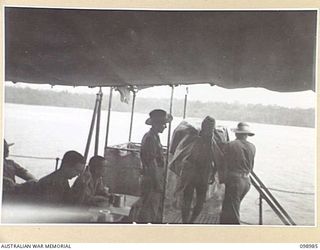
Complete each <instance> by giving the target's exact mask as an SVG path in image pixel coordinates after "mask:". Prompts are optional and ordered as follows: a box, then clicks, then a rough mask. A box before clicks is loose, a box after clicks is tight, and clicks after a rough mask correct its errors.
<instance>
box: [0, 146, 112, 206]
mask: <svg viewBox="0 0 320 250" xmlns="http://www.w3.org/2000/svg"><path fill="white" fill-rule="evenodd" d="M10 146H12V144H8V143H7V142H6V140H4V161H3V191H4V197H5V198H6V195H7V194H9V195H11V196H12V195H15V194H27V195H28V197H29V198H30V202H34V201H36V202H39V203H44V204H47V203H50V204H53V205H57V206H60V205H64V206H69V205H75V204H76V205H84V206H92V205H98V204H99V203H100V202H109V200H110V198H111V196H110V194H109V193H108V191H107V190H106V189H105V186H104V184H103V181H102V178H103V175H104V173H105V172H106V160H105V159H104V158H103V157H102V156H93V157H92V158H91V159H90V161H89V164H88V166H87V167H86V168H85V159H84V157H83V156H82V155H81V154H80V153H78V152H76V151H68V152H66V153H65V154H64V156H63V158H62V161H61V165H60V168H59V169H57V170H56V171H54V172H52V173H51V174H49V175H47V176H44V177H43V178H41V179H39V180H37V179H36V178H35V177H34V176H33V175H32V174H30V173H29V172H28V171H27V170H26V169H24V168H23V167H21V166H20V165H19V164H18V163H16V162H15V161H13V160H9V159H7V158H8V156H9V147H10ZM16 176H18V177H20V178H21V179H24V180H25V181H26V182H24V183H19V184H18V183H16V180H15V177H16ZM77 176H78V177H77ZM74 177H77V179H76V180H75V181H74V183H73V185H72V186H70V184H69V180H70V179H72V178H74Z"/></svg>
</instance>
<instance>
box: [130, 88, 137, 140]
mask: <svg viewBox="0 0 320 250" xmlns="http://www.w3.org/2000/svg"><path fill="white" fill-rule="evenodd" d="M132 92H133V98H132V105H131V120H130V130H129V142H131V135H132V125H133V115H134V105H135V102H136V91H135V90H132Z"/></svg>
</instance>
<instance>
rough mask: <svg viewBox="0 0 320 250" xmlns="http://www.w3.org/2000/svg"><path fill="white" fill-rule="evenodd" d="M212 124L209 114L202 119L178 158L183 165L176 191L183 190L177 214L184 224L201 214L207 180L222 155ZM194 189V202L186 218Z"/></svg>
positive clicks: (214, 123) (212, 173)
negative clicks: (186, 149)
mask: <svg viewBox="0 0 320 250" xmlns="http://www.w3.org/2000/svg"><path fill="white" fill-rule="evenodd" d="M215 125H216V121H215V119H214V118H212V117H210V116H207V117H206V118H205V119H204V120H203V121H202V124H201V130H200V133H199V135H198V136H196V138H195V141H194V142H193V143H192V144H191V145H190V147H191V150H190V153H189V154H188V155H187V156H186V157H185V159H184V160H183V161H182V166H183V167H182V170H181V177H180V180H179V183H178V186H177V190H176V192H182V193H183V202H182V206H181V215H182V223H184V224H185V223H194V221H195V220H196V218H197V217H198V216H199V214H200V213H201V210H202V208H203V204H204V202H205V200H206V194H207V190H208V185H209V182H210V181H211V180H210V179H211V178H212V177H213V176H214V174H215V172H216V169H217V164H219V161H220V160H221V157H222V156H221V152H220V151H219V148H218V146H217V144H216V143H215V140H214V136H213V135H214V130H215ZM218 154H220V156H219V155H218ZM194 191H195V192H196V205H195V207H194V208H193V211H192V215H191V218H190V210H191V203H192V200H193V194H194Z"/></svg>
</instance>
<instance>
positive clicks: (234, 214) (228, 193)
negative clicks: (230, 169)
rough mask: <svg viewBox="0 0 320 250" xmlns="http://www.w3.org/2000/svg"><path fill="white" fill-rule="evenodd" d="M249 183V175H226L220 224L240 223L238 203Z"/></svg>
mask: <svg viewBox="0 0 320 250" xmlns="http://www.w3.org/2000/svg"><path fill="white" fill-rule="evenodd" d="M250 185H251V184H250V178H249V177H241V176H232V177H228V179H227V181H226V190H225V198H224V201H223V204H222V211H221V215H220V224H240V204H241V201H242V199H243V198H244V197H245V195H246V194H247V193H248V191H249V189H250Z"/></svg>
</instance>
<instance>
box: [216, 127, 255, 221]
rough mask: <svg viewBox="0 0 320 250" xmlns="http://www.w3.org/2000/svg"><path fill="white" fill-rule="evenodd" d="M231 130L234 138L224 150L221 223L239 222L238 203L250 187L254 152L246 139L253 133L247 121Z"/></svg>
mask: <svg viewBox="0 0 320 250" xmlns="http://www.w3.org/2000/svg"><path fill="white" fill-rule="evenodd" d="M233 132H234V133H235V135H236V139H235V140H234V141H232V142H230V143H228V144H227V145H226V152H225V161H226V166H225V167H226V172H227V177H226V181H225V185H226V190H225V198H224V201H223V205H222V212H221V216H220V223H221V224H240V203H241V201H242V199H243V198H244V196H245V195H246V194H247V193H248V191H249V189H250V185H251V182H250V177H249V173H250V172H251V171H252V169H253V164H254V156H255V153H256V148H255V146H254V145H253V144H252V143H250V142H248V141H247V137H248V136H253V135H254V133H252V132H251V131H250V128H249V125H248V124H247V123H244V122H240V123H239V124H238V126H237V128H235V129H233Z"/></svg>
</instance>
